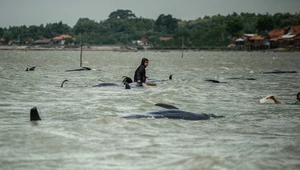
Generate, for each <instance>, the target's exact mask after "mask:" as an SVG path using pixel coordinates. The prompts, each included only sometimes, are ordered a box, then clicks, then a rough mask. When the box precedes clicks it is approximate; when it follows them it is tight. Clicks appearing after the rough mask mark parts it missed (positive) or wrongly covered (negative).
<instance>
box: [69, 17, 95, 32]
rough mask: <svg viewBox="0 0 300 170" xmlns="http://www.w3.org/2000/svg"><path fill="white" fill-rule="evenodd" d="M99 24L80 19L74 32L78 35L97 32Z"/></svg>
mask: <svg viewBox="0 0 300 170" xmlns="http://www.w3.org/2000/svg"><path fill="white" fill-rule="evenodd" d="M98 28H99V24H98V23H97V22H95V21H93V20H90V19H88V18H79V19H78V21H77V23H76V24H75V26H74V28H73V31H74V33H75V34H76V35H79V34H84V33H93V32H97V30H98Z"/></svg>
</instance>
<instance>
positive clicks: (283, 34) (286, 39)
mask: <svg viewBox="0 0 300 170" xmlns="http://www.w3.org/2000/svg"><path fill="white" fill-rule="evenodd" d="M269 37H270V42H271V47H272V48H279V47H296V48H299V47H300V25H297V26H288V27H285V28H283V29H274V30H272V31H270V32H269Z"/></svg>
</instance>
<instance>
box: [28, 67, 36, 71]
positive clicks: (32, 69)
mask: <svg viewBox="0 0 300 170" xmlns="http://www.w3.org/2000/svg"><path fill="white" fill-rule="evenodd" d="M34 69H35V66H34V67H30V68H26V71H34Z"/></svg>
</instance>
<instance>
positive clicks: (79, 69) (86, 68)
mask: <svg viewBox="0 0 300 170" xmlns="http://www.w3.org/2000/svg"><path fill="white" fill-rule="evenodd" d="M89 70H91V68H89V67H81V68H77V69H72V70H66V71H67V72H69V71H89Z"/></svg>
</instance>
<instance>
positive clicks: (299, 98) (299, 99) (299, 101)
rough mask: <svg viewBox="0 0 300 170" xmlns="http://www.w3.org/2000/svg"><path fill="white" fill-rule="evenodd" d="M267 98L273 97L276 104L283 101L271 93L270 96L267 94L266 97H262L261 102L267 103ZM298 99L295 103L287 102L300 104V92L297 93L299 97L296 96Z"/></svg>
mask: <svg viewBox="0 0 300 170" xmlns="http://www.w3.org/2000/svg"><path fill="white" fill-rule="evenodd" d="M266 99H271V100H273V101H274V102H275V103H276V104H281V102H280V101H279V100H278V99H277V98H275V97H274V95H272V94H270V95H268V96H266V97H265V98H263V99H261V100H260V102H261V103H266V102H264V101H265V100H266ZM296 99H297V101H295V102H293V103H287V104H296V105H300V92H299V93H298V94H297V97H296Z"/></svg>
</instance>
